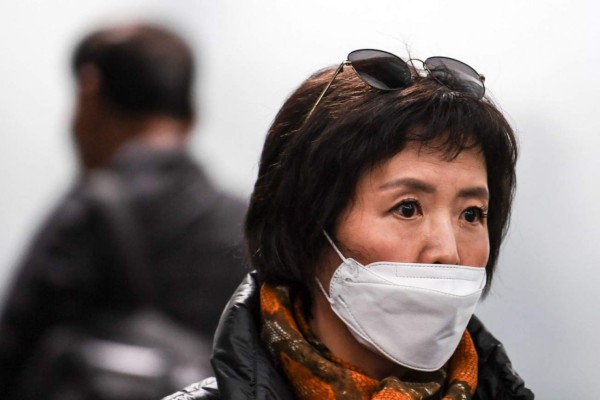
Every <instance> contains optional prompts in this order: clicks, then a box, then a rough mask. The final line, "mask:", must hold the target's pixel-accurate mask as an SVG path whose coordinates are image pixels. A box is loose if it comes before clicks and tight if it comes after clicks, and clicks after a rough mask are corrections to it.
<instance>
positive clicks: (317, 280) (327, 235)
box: [315, 229, 346, 304]
mask: <svg viewBox="0 0 600 400" xmlns="http://www.w3.org/2000/svg"><path fill="white" fill-rule="evenodd" d="M323 235H325V238H327V241H328V242H329V244H330V245H331V247H332V248H333V250H335V252H336V253H337V255H338V256H339V257H340V259H341V260H342V261H343V262H346V257H344V255H343V254H342V252H341V251H340V249H338V247H337V246H336V245H335V243H333V240H332V239H331V237H330V236H329V234H328V233H327V232H325V230H324V229H323ZM315 281H316V282H317V285H318V286H319V289H321V292H323V296H325V298H326V299H327V301H329V303H330V304H333V300H332V299H331V297H329V295H328V294H327V292H326V291H325V288H324V287H323V285H322V284H321V281H320V280H319V279H318V278H317V277H316V276H315Z"/></svg>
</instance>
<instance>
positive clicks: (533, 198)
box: [0, 0, 600, 399]
mask: <svg viewBox="0 0 600 400" xmlns="http://www.w3.org/2000/svg"><path fill="white" fill-rule="evenodd" d="M142 18H144V19H150V20H152V21H158V22H166V23H168V24H170V25H171V26H173V27H175V28H176V29H177V30H179V31H180V32H181V33H183V34H184V35H185V36H186V37H187V38H188V39H189V40H190V41H191V42H192V44H193V46H194V48H195V50H196V51H197V53H198V54H199V61H200V62H199V65H200V76H199V77H200V84H199V85H198V90H197V98H198V104H199V106H200V118H199V124H198V126H197V128H196V131H197V132H196V135H195V138H194V143H193V150H194V152H195V153H196V155H197V156H198V158H199V159H201V161H202V163H203V164H204V165H205V166H206V168H207V169H208V171H209V173H210V175H211V177H212V178H213V180H215V181H216V182H217V183H219V184H220V185H222V186H224V187H225V188H227V189H229V190H230V191H231V192H234V193H237V194H239V195H242V196H248V195H249V194H250V192H251V190H252V185H253V182H254V179H255V175H256V172H257V162H258V157H259V153H260V149H261V146H262V141H263V138H264V135H265V132H266V130H267V128H268V126H269V124H270V122H271V121H272V119H273V118H274V116H275V113H276V112H277V110H278V108H279V107H280V105H281V104H282V103H283V101H284V99H285V98H286V96H287V95H288V94H289V93H290V92H291V91H292V90H293V89H294V88H295V87H296V85H298V84H299V83H300V82H301V81H302V80H303V79H304V78H306V77H307V76H308V75H309V74H310V73H311V72H313V71H314V70H316V69H318V68H321V67H323V66H326V65H332V64H338V63H339V62H341V61H342V60H343V59H344V58H345V56H346V55H347V53H348V52H350V51H351V50H354V49H358V48H365V47H370V48H379V49H383V50H388V51H391V52H393V53H396V54H398V55H399V56H402V57H405V56H406V55H407V52H408V50H409V51H410V53H411V54H412V55H413V56H415V57H418V58H426V57H428V56H431V55H442V56H450V57H454V58H458V59H460V60H463V61H465V62H467V63H468V64H470V65H472V66H473V67H474V68H475V69H477V70H478V71H479V72H481V73H483V74H484V75H485V76H486V85H487V87H488V89H489V92H491V94H492V96H493V98H495V99H496V101H497V102H498V103H499V104H500V106H501V107H502V108H503V109H504V111H505V112H506V114H507V115H508V117H509V119H510V121H511V122H512V123H513V124H514V126H515V127H516V130H517V133H518V135H519V139H520V144H521V155H520V160H519V165H518V177H519V184H518V191H517V197H516V203H515V208H514V213H513V219H512V226H511V231H510V234H509V236H508V238H507V240H506V242H505V246H504V248H503V251H502V256H501V258H500V263H499V266H498V267H499V269H498V270H499V273H498V275H497V278H496V281H495V284H494V286H493V288H492V292H491V294H490V296H489V297H488V298H487V300H485V301H484V303H483V304H482V305H481V306H480V308H479V311H478V314H479V315H480V317H481V318H482V319H483V321H484V323H486V324H487V325H488V327H489V328H490V329H492V331H493V332H494V334H495V335H496V336H498V337H499V338H500V339H501V340H502V341H503V342H504V344H505V346H506V347H507V349H508V351H509V354H510V356H511V357H512V360H513V364H514V366H515V368H516V369H517V371H519V372H520V374H521V375H522V376H523V378H524V379H525V381H526V382H527V383H528V385H529V386H530V387H531V388H532V389H533V390H534V392H536V394H537V397H538V398H540V399H575V398H591V397H593V396H594V395H593V394H592V393H598V392H599V391H600V383H599V380H598V379H597V376H596V373H595V371H596V370H597V360H598V357H599V356H600V351H598V339H597V337H598V332H600V312H598V311H597V309H596V303H597V302H598V300H599V299H600V296H599V295H598V294H597V291H596V287H597V285H598V283H600V265H598V262H597V260H596V258H597V255H598V247H599V245H598V244H597V242H598V239H599V238H600V210H599V208H598V204H600V184H599V183H600V161H599V157H598V154H597V153H598V149H599V148H600V105H599V104H598V103H599V101H598V96H599V93H600V72H599V70H600V24H598V23H597V21H598V20H599V19H600V6H599V5H598V3H594V2H592V1H591V0H590V1H587V2H586V1H556V0H550V1H549V0H546V1H541V0H534V1H528V2H524V1H513V0H511V1H496V2H482V1H463V0H457V1H452V2H448V1H434V0H428V1H413V0H402V1H401V0H385V1H384V0H380V1H371V2H366V1H359V0H356V1H354V0H353V1H350V0H340V1H331V0H330V1H313V0H309V1H307V0H304V1H302V2H300V1H298V2H291V1H275V0H269V1H267V0H244V1H242V0H240V1H233V0H220V1H216V0H212V1H209V0H144V1H140V0H91V1H67V0H45V1H42V0H40V1H33V0H21V1H18V2H17V1H11V2H9V1H2V2H1V3H0V57H1V58H0V60H1V61H0V187H1V190H2V196H1V197H0V300H1V299H3V297H4V290H5V288H6V285H7V279H9V277H10V276H11V273H12V271H13V267H14V266H15V263H16V262H17V261H18V259H19V257H20V256H21V255H22V254H23V251H24V249H25V247H26V246H27V243H28V240H29V238H30V237H31V235H32V234H33V232H34V231H35V229H36V228H37V226H38V225H39V223H40V222H41V219H42V218H43V217H44V216H45V215H46V214H47V213H48V212H49V208H50V206H51V205H53V204H54V203H55V201H56V200H57V199H58V197H59V195H60V194H61V193H62V192H63V191H64V190H65V189H66V188H67V187H68V184H69V182H70V181H71V179H73V177H74V167H75V158H74V157H73V153H72V148H71V143H70V132H69V117H70V112H71V106H72V100H73V99H72V91H73V82H72V80H71V76H70V74H69V56H70V53H71V50H72V46H73V44H74V43H75V41H76V40H77V39H78V38H79V37H80V36H81V35H82V34H83V33H85V32H87V31H88V30H90V29H91V28H93V27H96V26H97V25H99V24H103V23H106V22H115V21H129V20H132V19H142Z"/></svg>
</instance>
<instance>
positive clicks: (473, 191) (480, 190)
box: [379, 178, 490, 200]
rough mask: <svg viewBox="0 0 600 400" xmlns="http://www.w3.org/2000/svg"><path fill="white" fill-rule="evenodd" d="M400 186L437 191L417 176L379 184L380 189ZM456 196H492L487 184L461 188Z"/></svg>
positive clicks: (420, 190) (482, 197)
mask: <svg viewBox="0 0 600 400" xmlns="http://www.w3.org/2000/svg"><path fill="white" fill-rule="evenodd" d="M398 187H406V188H408V189H411V190H414V191H418V192H424V193H435V191H436V189H435V186H433V185H431V184H429V183H427V182H423V181H421V180H419V179H415V178H400V179H394V180H393V181H389V182H386V183H384V184H383V185H381V186H379V190H388V189H394V188H398ZM456 197H457V198H478V199H482V200H488V199H489V198H490V193H489V191H488V189H487V187H485V186H474V187H469V188H464V189H461V190H460V191H459V192H458V194H457V195H456Z"/></svg>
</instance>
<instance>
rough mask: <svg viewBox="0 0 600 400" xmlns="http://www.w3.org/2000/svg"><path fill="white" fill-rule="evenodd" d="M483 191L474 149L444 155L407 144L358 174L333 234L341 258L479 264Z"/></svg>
mask: <svg viewBox="0 0 600 400" xmlns="http://www.w3.org/2000/svg"><path fill="white" fill-rule="evenodd" d="M488 202H489V191H488V186H487V172H486V167H485V162H484V158H483V154H482V153H481V152H480V150H479V148H474V149H469V150H464V151H462V152H461V153H460V154H459V155H458V157H456V158H455V159H453V160H451V161H447V160H445V159H444V155H443V154H442V153H441V152H440V151H438V150H434V149H432V148H429V147H426V146H421V145H420V144H417V143H414V142H411V143H409V144H408V145H407V146H406V148H405V149H404V150H403V151H401V152H400V153H398V154H396V155H395V156H394V157H393V158H391V159H389V160H387V161H386V162H384V163H382V164H381V165H379V166H378V167H376V168H374V169H373V170H371V171H369V172H367V173H365V174H363V176H362V177H361V178H360V179H359V180H358V182H357V187H356V195H355V198H354V201H353V202H351V203H350V205H349V206H348V208H347V209H346V210H345V211H344V212H343V214H342V216H341V218H340V223H339V225H338V227H337V232H335V237H336V238H337V241H338V243H339V244H340V245H341V251H342V253H344V255H345V256H346V257H351V258H354V259H356V260H357V261H359V262H361V263H362V264H363V265H364V264H368V263H372V262H377V261H395V262H408V263H430V264H433V263H441V264H460V265H467V266H475V267H484V266H485V265H486V263H487V260H488V256H489V251H490V247H489V238H488V228H487V218H486V217H487V209H488Z"/></svg>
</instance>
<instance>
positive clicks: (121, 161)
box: [0, 144, 247, 399]
mask: <svg viewBox="0 0 600 400" xmlns="http://www.w3.org/2000/svg"><path fill="white" fill-rule="evenodd" d="M105 172H108V173H109V174H113V175H114V176H115V177H116V178H118V179H119V180H120V182H121V184H122V187H123V188H124V191H125V192H126V193H125V195H124V197H126V198H127V199H128V201H127V203H128V204H127V207H128V208H129V211H130V213H131V215H132V216H133V217H134V219H135V220H136V221H137V224H138V228H139V229H138V232H139V234H140V236H141V238H140V239H141V242H143V244H144V248H145V252H146V256H147V257H146V259H147V261H148V262H147V272H148V277H149V279H150V280H151V281H152V282H153V285H154V288H155V289H154V290H155V293H154V301H155V303H156V304H154V306H155V307H156V308H158V309H160V310H162V311H163V312H164V313H165V314H166V315H168V316H169V317H171V318H172V319H174V320H176V321H178V322H180V323H182V324H183V325H184V326H186V327H187V328H191V330H193V331H195V332H197V333H199V334H201V335H203V336H204V337H206V338H207V340H210V338H212V335H213V332H214V330H215V328H216V326H217V323H218V320H219V316H220V314H221V311H222V310H223V308H224V306H225V304H226V302H227V300H228V298H229V297H230V295H231V293H233V291H234V290H235V288H236V286H237V285H238V284H239V282H240V280H241V279H242V278H243V276H244V275H245V274H246V272H247V271H246V270H245V265H244V253H243V250H242V249H243V246H242V243H243V242H242V233H241V228H242V227H241V225H242V222H243V216H244V214H245V209H246V204H245V203H244V202H243V201H241V200H238V199H235V198H233V197H231V196H228V195H225V194H224V193H222V192H220V191H218V190H217V189H216V188H215V187H213V185H212V184H211V183H210V182H209V181H208V179H207V178H206V177H205V175H204V174H203V172H202V170H201V169H200V168H199V167H198V166H197V165H196V163H195V162H194V161H193V160H192V159H191V158H190V156H189V155H188V154H187V153H186V152H185V151H184V150H181V149H170V150H160V151H158V150H156V149H149V148H147V147H144V146H142V145H140V144H133V145H128V146H127V147H126V148H124V149H122V151H120V152H119V153H118V155H117V157H116V158H115V160H114V162H113V163H112V165H111V166H110V168H108V171H105ZM88 188H89V179H86V178H83V179H81V180H80V181H79V182H78V183H77V184H76V185H75V187H74V188H73V189H72V190H71V191H70V192H69V193H68V194H67V195H66V196H65V198H64V199H63V200H62V201H61V202H60V204H59V205H58V207H57V208H56V209H55V210H54V212H53V213H51V215H50V218H49V219H48V220H47V221H46V223H45V224H44V225H43V227H42V229H41V231H40V232H39V234H38V235H37V237H36V238H35V240H34V241H33V242H32V244H31V247H30V249H29V251H28V252H27V254H26V256H25V258H24V260H23V262H22V264H21V265H20V266H19V267H18V269H17V270H16V275H15V280H14V282H13V285H12V287H11V288H10V289H9V293H8V296H7V297H6V302H5V304H4V307H3V312H2V315H1V317H0V398H2V399H7V398H10V396H9V395H8V394H7V393H9V392H10V391H11V390H13V389H14V388H13V386H14V385H15V382H17V381H18V380H19V379H18V376H19V375H20V374H21V373H22V372H23V371H22V369H23V366H24V365H26V364H27V362H28V360H29V359H30V358H32V357H35V349H36V346H38V344H39V341H40V340H41V339H42V338H43V336H44V334H45V333H46V332H47V331H48V330H49V329H50V328H52V327H54V326H57V325H61V324H63V325H65V324H72V325H73V324H74V325H77V324H78V323H81V322H82V321H84V320H85V319H88V318H93V315H94V313H95V312H97V311H98V310H106V309H108V310H111V309H127V308H129V307H131V308H134V307H135V306H136V304H137V302H138V300H139V299H137V298H136V296H135V293H133V292H134V290H132V288H131V287H130V284H129V283H128V282H127V280H126V279H124V276H123V273H122V269H123V268H124V267H123V265H122V260H121V259H120V256H119V255H118V254H116V251H115V249H116V246H115V243H114V240H115V238H114V236H111V235H110V233H109V232H108V231H107V228H106V223H105V222H106V221H105V220H104V217H103V216H102V213H100V212H99V211H98V209H97V208H96V207H95V206H94V204H93V202H91V201H90V200H89V196H88ZM17 398H18V397H17Z"/></svg>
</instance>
